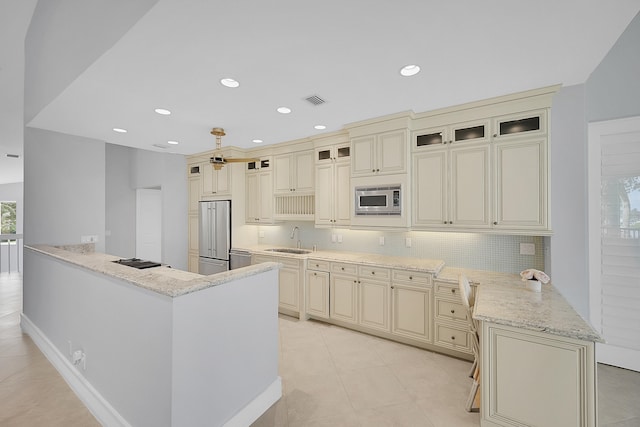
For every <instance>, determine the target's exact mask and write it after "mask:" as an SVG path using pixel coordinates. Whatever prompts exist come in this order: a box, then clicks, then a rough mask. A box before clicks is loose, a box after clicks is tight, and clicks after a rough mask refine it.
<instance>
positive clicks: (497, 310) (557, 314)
mask: <svg viewBox="0 0 640 427" xmlns="http://www.w3.org/2000/svg"><path fill="white" fill-rule="evenodd" d="M475 278H476V279H479V283H480V286H479V287H478V289H477V293H476V298H475V306H474V309H473V318H474V319H476V320H480V321H483V322H489V323H496V324H499V325H506V326H513V327H516V328H522V329H527V330H532V331H539V332H546V333H549V334H553V335H559V336H563V337H568V338H574V339H578V340H584V341H594V342H604V340H603V339H602V337H601V336H600V334H598V332H596V331H595V330H594V329H593V327H592V326H591V325H590V324H589V322H587V321H586V320H584V319H583V318H582V317H581V316H580V315H579V314H578V312H576V311H575V310H574V309H573V307H571V305H570V304H569V303H568V302H567V300H566V299H565V298H564V297H563V296H562V295H561V294H560V292H558V290H557V289H556V288H555V287H554V286H553V285H552V284H551V283H547V284H543V285H542V291H541V292H534V291H532V290H529V289H528V288H527V284H526V282H524V281H522V280H521V279H520V276H519V275H518V274H506V273H504V274H500V273H492V274H489V275H487V276H486V277H485V278H486V279H487V280H486V281H484V280H483V279H482V275H481V274H480V275H478V276H476V277H475Z"/></svg>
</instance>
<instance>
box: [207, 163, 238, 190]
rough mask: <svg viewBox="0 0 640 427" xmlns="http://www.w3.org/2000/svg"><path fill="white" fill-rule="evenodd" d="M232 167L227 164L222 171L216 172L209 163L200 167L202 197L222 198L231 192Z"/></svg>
mask: <svg viewBox="0 0 640 427" xmlns="http://www.w3.org/2000/svg"><path fill="white" fill-rule="evenodd" d="M230 169H231V165H230V164H227V165H225V166H223V167H222V168H221V169H220V170H215V169H214V168H213V166H212V165H211V164H209V163H202V164H201V165H200V178H201V179H202V187H201V188H202V196H203V197H207V196H220V195H227V194H229V193H230V192H231V185H230V179H229V177H230V173H229V172H230Z"/></svg>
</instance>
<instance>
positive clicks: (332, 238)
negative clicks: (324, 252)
mask: <svg viewBox="0 0 640 427" xmlns="http://www.w3.org/2000/svg"><path fill="white" fill-rule="evenodd" d="M337 241H338V236H337V235H336V234H332V235H331V243H335V242H337Z"/></svg>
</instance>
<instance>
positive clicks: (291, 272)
mask: <svg viewBox="0 0 640 427" xmlns="http://www.w3.org/2000/svg"><path fill="white" fill-rule="evenodd" d="M262 262H279V263H282V265H283V266H282V267H281V268H280V270H278V275H279V278H278V312H279V313H282V314H286V315H289V316H295V317H299V316H300V311H301V310H300V307H301V306H302V301H301V295H302V291H301V285H302V280H301V279H302V277H303V276H302V273H301V271H302V268H303V261H302V260H298V259H292V258H287V257H278V256H269V255H260V254H258V255H253V256H252V257H251V264H260V263H262Z"/></svg>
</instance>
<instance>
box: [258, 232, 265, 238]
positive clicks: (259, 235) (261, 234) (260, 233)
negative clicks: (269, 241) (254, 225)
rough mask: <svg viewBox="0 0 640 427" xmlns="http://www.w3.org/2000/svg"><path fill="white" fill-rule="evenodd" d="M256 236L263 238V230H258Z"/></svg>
mask: <svg viewBox="0 0 640 427" xmlns="http://www.w3.org/2000/svg"><path fill="white" fill-rule="evenodd" d="M258 237H259V238H261V239H264V230H260V231H258Z"/></svg>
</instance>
